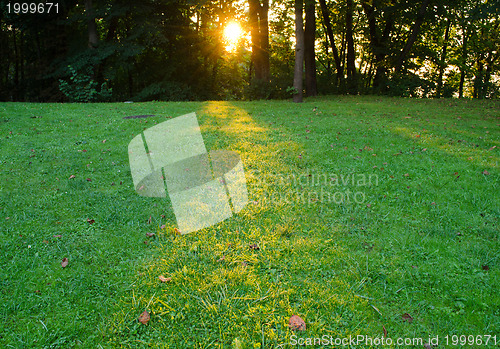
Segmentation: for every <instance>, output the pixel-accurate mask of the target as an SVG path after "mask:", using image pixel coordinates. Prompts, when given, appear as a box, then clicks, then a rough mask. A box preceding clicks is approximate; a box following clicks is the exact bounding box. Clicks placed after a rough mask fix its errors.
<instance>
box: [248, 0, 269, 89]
mask: <svg viewBox="0 0 500 349" xmlns="http://www.w3.org/2000/svg"><path fill="white" fill-rule="evenodd" d="M248 5H249V12H248V13H249V26H250V35H251V37H252V64H253V68H254V73H255V78H256V79H257V80H260V81H265V82H268V81H269V79H270V66H269V22H268V12H269V0H262V2H261V0H248Z"/></svg>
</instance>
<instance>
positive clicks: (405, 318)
mask: <svg viewBox="0 0 500 349" xmlns="http://www.w3.org/2000/svg"><path fill="white" fill-rule="evenodd" d="M401 317H402V318H403V321H408V323H410V324H411V323H412V322H413V318H412V317H411V315H410V314H408V313H404V314H403V316H401Z"/></svg>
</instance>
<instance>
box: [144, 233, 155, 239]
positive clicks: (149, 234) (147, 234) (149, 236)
mask: <svg viewBox="0 0 500 349" xmlns="http://www.w3.org/2000/svg"><path fill="white" fill-rule="evenodd" d="M146 236H147V237H148V238H151V237H153V236H155V233H146Z"/></svg>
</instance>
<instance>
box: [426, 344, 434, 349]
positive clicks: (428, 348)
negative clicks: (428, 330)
mask: <svg viewBox="0 0 500 349" xmlns="http://www.w3.org/2000/svg"><path fill="white" fill-rule="evenodd" d="M424 348H425V349H432V346H431V345H430V344H429V343H425V344H424Z"/></svg>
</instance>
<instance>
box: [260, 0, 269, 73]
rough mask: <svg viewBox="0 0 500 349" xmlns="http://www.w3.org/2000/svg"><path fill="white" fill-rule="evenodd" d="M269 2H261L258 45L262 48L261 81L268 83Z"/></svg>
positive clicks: (266, 0)
mask: <svg viewBox="0 0 500 349" xmlns="http://www.w3.org/2000/svg"><path fill="white" fill-rule="evenodd" d="M268 15H269V0H263V1H262V5H261V7H260V11H259V25H260V44H261V47H262V51H261V52H262V62H261V63H262V68H261V69H262V80H264V81H269V80H270V78H271V69H270V63H269V20H268Z"/></svg>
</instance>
